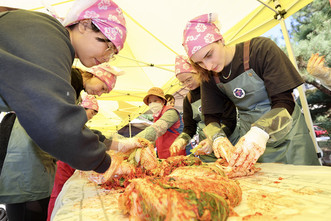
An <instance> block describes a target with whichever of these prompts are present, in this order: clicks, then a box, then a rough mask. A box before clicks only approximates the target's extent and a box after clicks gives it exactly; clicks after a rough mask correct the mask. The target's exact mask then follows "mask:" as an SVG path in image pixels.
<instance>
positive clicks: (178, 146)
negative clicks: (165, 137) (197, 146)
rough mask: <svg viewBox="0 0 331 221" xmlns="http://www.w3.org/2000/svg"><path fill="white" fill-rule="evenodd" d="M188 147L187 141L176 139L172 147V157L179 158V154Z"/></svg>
mask: <svg viewBox="0 0 331 221" xmlns="http://www.w3.org/2000/svg"><path fill="white" fill-rule="evenodd" d="M186 145H187V141H186V140H185V139H183V138H179V139H176V140H175V141H174V142H173V143H172V144H171V146H170V148H169V150H170V155H171V156H177V154H178V153H179V152H180V151H181V150H184V149H185V147H186Z"/></svg>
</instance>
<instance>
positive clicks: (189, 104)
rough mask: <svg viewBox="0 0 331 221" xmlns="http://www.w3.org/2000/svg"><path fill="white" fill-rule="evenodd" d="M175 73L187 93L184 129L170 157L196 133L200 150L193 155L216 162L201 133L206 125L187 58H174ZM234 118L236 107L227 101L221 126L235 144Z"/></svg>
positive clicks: (181, 56)
mask: <svg viewBox="0 0 331 221" xmlns="http://www.w3.org/2000/svg"><path fill="white" fill-rule="evenodd" d="M175 73H176V77H177V79H178V81H179V82H180V84H181V85H182V86H185V87H186V88H188V89H189V92H188V94H187V95H186V97H185V98H184V100H183V121H184V129H183V132H182V133H181V134H180V135H179V136H178V137H177V138H176V140H175V141H174V142H173V144H172V145H171V146H170V152H171V154H172V155H177V153H179V152H180V151H182V150H185V147H186V146H187V144H188V143H189V142H190V140H191V139H192V137H193V136H194V135H195V134H196V133H197V134H198V135H199V141H200V144H201V148H199V149H198V150H197V152H195V154H196V155H200V159H201V160H202V161H204V162H213V161H216V160H217V158H216V157H215V155H214V153H213V152H212V145H211V143H210V142H209V141H208V140H207V139H206V136H205V134H204V133H203V129H204V128H205V126H206V125H205V122H204V117H203V114H202V111H201V95H200V80H199V76H198V74H197V71H196V70H194V68H193V67H192V65H191V64H190V62H189V59H188V57H187V56H183V55H179V56H177V57H176V63H175ZM236 116H237V113H236V107H235V106H234V104H233V103H232V102H231V101H229V102H228V104H227V106H226V110H225V111H224V114H223V117H222V121H221V125H222V128H223V130H224V131H225V133H226V134H227V136H229V137H230V140H231V141H232V142H233V143H235V142H236V140H237V138H238V134H237V136H236V134H235V133H233V132H234V129H235V127H236V122H237V120H236Z"/></svg>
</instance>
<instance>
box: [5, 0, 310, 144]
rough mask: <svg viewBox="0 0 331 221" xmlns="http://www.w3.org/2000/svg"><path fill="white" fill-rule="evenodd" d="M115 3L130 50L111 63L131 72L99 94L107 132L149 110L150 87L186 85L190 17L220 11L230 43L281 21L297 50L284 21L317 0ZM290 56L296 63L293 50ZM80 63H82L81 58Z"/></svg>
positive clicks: (61, 4)
mask: <svg viewBox="0 0 331 221" xmlns="http://www.w3.org/2000/svg"><path fill="white" fill-rule="evenodd" d="M44 1H46V2H47V3H48V4H51V5H52V6H53V7H54V8H55V11H57V12H58V14H59V15H60V16H63V17H64V16H65V14H66V12H67V11H68V9H69V8H70V7H71V5H72V3H73V0H67V1H63V0H44ZM89 1H93V0H89ZM114 1H115V2H116V3H117V4H118V5H119V6H120V7H121V8H122V9H123V12H124V15H125V17H126V22H127V30H128V34H127V40H126V43H125V46H124V49H123V50H122V51H121V52H120V53H119V54H118V56H117V57H116V60H115V61H110V64H111V65H115V66H117V67H119V68H121V69H123V70H124V71H125V72H126V74H125V75H123V76H119V77H118V78H117V83H116V86H115V88H114V90H113V91H111V92H110V93H109V94H105V95H102V96H101V97H99V98H98V100H99V106H100V113H99V114H98V115H97V116H96V117H95V119H94V120H93V121H92V122H91V125H92V126H93V127H94V128H96V129H101V130H102V131H103V132H107V131H116V130H118V129H120V128H121V127H123V126H124V125H127V124H128V122H130V121H131V120H132V119H134V118H136V117H137V116H139V115H140V114H141V113H144V112H145V111H146V110H147V109H148V107H147V106H146V105H144V103H143V102H142V99H143V97H144V96H145V95H146V92H147V91H148V89H149V88H151V87H155V86H156V87H161V88H162V89H163V90H164V91H165V93H170V94H173V93H175V92H176V91H178V90H179V89H180V88H181V87H180V86H179V84H178V81H177V79H176V78H175V76H174V63H175V56H176V55H177V54H185V52H184V49H183V47H182V46H181V42H182V33H183V29H184V27H185V24H186V23H187V21H188V20H190V19H192V18H194V17H196V16H198V15H201V14H204V13H210V12H216V13H218V14H219V17H220V24H221V32H222V33H223V34H224V38H225V41H226V43H228V44H235V43H237V42H241V41H244V40H247V39H250V38H252V37H256V36H259V35H261V34H263V33H265V32H266V31H268V30H269V29H271V28H272V27H274V26H275V25H277V24H278V23H281V24H282V29H283V31H284V33H285V35H284V37H285V40H286V42H287V48H288V50H289V51H290V52H291V46H290V44H289V41H288V39H287V37H286V35H287V30H286V27H285V23H284V22H283V19H285V18H287V17H288V16H290V15H292V14H293V13H295V12H296V11H298V10H299V9H301V8H302V7H304V6H306V5H307V4H308V3H310V2H311V1H312V0H278V1H275V0H264V1H260V0H245V1H243V0H232V1H228V0H180V1H178V0H156V1H155V0H139V1H132V0H114ZM0 4H1V5H3V6H10V7H17V8H24V9H29V10H37V11H42V12H46V13H47V11H46V10H45V8H44V7H43V4H42V2H41V1H40V0H29V1H26V0H15V1H12V0H2V1H1V3H0ZM276 6H279V7H277V8H276ZM284 13H285V14H284ZM275 15H276V16H275ZM275 17H276V18H277V19H278V20H277V19H275ZM289 54H290V56H291V60H292V61H293V62H294V63H295V60H294V59H293V53H289ZM74 65H76V66H81V64H80V63H79V62H78V61H76V62H75V63H74ZM299 92H300V99H301V101H303V102H302V104H303V105H304V106H307V105H305V104H306V103H307V102H306V99H305V96H304V93H303V91H302V88H301V89H300V88H299ZM118 101H126V102H127V103H129V104H131V105H134V106H136V107H137V108H136V109H135V110H132V113H131V114H130V116H128V117H123V116H122V117H123V118H121V117H119V116H118V115H116V114H115V113H114V111H120V110H121V109H120V108H119V104H118ZM305 117H306V121H307V122H308V125H310V123H311V119H310V115H309V110H308V109H306V110H305ZM100 119H102V120H100ZM309 119H310V120H309ZM311 128H312V127H311ZM312 133H313V130H312ZM312 136H313V137H314V134H312ZM314 138H315V137H314ZM314 140H315V139H314ZM315 143H316V142H315Z"/></svg>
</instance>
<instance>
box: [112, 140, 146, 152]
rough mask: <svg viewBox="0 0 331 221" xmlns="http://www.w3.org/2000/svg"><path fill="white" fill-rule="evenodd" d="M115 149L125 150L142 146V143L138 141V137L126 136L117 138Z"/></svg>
mask: <svg viewBox="0 0 331 221" xmlns="http://www.w3.org/2000/svg"><path fill="white" fill-rule="evenodd" d="M117 142H118V144H117V151H120V152H127V151H129V150H131V149H135V148H139V147H142V145H141V144H140V143H139V142H138V138H136V137H132V138H126V139H119V140H117Z"/></svg>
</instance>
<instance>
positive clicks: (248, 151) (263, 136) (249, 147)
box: [229, 127, 269, 170]
mask: <svg viewBox="0 0 331 221" xmlns="http://www.w3.org/2000/svg"><path fill="white" fill-rule="evenodd" d="M268 139H269V134H268V133H266V132H265V131H263V130H262V129H260V128H258V127H251V129H250V130H249V131H248V132H247V133H246V134H245V135H244V136H242V137H241V138H240V139H239V141H238V143H237V144H236V146H235V147H236V150H235V152H234V154H233V155H232V157H231V159H230V161H229V166H232V167H235V168H238V167H240V169H241V170H245V169H249V168H251V167H252V166H253V165H254V164H255V163H256V161H257V160H258V159H259V157H260V156H261V155H262V154H263V153H264V151H265V148H266V144H267V141H268Z"/></svg>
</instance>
